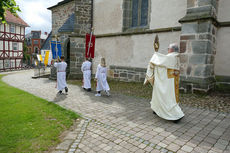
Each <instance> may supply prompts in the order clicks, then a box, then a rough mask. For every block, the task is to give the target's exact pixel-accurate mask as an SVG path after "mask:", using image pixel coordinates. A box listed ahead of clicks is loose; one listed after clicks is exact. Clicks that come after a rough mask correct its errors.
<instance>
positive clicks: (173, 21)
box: [150, 0, 187, 29]
mask: <svg viewBox="0 0 230 153" xmlns="http://www.w3.org/2000/svg"><path fill="white" fill-rule="evenodd" d="M186 9H187V0H151V17H150V29H158V28H168V27H176V26H181V24H180V23H179V22H178V21H179V20H180V19H181V18H182V17H184V16H185V14H186Z"/></svg>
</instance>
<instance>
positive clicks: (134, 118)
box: [3, 71, 230, 153]
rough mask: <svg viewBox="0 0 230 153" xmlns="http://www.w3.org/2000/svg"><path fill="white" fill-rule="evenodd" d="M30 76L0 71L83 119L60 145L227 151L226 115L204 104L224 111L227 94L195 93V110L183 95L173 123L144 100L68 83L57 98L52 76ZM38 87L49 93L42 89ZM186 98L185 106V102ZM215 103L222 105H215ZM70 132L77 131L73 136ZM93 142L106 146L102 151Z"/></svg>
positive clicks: (109, 149) (15, 83) (10, 81)
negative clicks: (105, 94) (180, 114)
mask: <svg viewBox="0 0 230 153" xmlns="http://www.w3.org/2000/svg"><path fill="white" fill-rule="evenodd" d="M32 75H33V71H25V73H15V74H12V75H8V76H5V77H3V80H4V81H6V82H7V83H8V84H10V85H13V86H15V87H17V88H20V89H22V90H25V91H27V92H29V93H32V94H34V95H36V96H39V97H41V98H44V99H46V100H48V101H51V102H54V103H56V104H58V105H60V106H62V107H64V108H66V109H70V110H73V111H75V112H78V113H80V114H82V115H83V116H84V117H85V118H87V119H89V120H88V121H86V124H85V123H84V121H83V122H81V123H80V124H82V126H83V127H82V128H77V129H75V130H74V132H73V131H70V132H69V133H68V135H67V137H66V140H68V139H71V140H72V141H71V140H68V141H69V142H66V141H63V142H62V143H60V144H59V145H58V147H59V148H61V149H63V150H66V151H67V150H68V148H69V147H70V145H72V143H73V142H74V143H76V145H75V146H77V144H78V143H80V144H79V148H78V150H77V151H76V152H87V153H88V152H89V153H90V152H99V151H101V152H103V151H106V150H107V151H106V152H111V153H112V152H122V153H123V152H145V151H146V152H150V151H151V152H159V150H161V151H163V152H166V151H168V150H169V151H173V152H176V151H177V152H185V151H187V152H202V153H205V152H208V151H214V152H223V151H224V150H225V149H228V150H229V145H230V144H229V139H230V134H229V133H230V115H229V114H227V113H224V114H223V113H221V112H217V111H211V110H209V109H208V107H209V106H212V105H214V104H215V103H216V102H218V106H217V107H218V111H219V110H221V111H225V112H226V111H228V110H230V109H229V108H230V105H222V104H226V103H225V102H222V101H226V100H228V101H229V99H230V98H228V97H221V96H219V97H218V96H210V97H206V99H202V98H200V101H198V102H199V105H200V104H201V105H203V106H202V108H205V109H200V108H196V107H193V106H194V104H197V99H198V98H197V99H196V98H194V97H192V96H190V97H187V95H185V97H183V98H182V104H183V100H185V99H187V100H186V101H187V104H188V105H182V107H181V108H182V110H183V111H184V113H185V114H186V116H185V118H184V119H183V122H181V123H179V124H174V123H171V122H168V121H165V120H163V119H161V118H159V117H157V116H154V115H152V110H151V109H150V107H149V100H146V99H141V98H136V97H135V98H134V97H130V96H124V95H118V94H114V95H113V93H112V95H111V97H109V98H108V97H103V96H102V97H100V98H98V97H95V96H94V93H86V92H84V91H83V90H82V89H81V88H80V87H78V86H74V85H68V87H69V94H68V95H67V96H65V97H61V96H57V95H56V89H55V88H53V87H54V86H55V84H56V82H55V81H49V80H47V79H45V78H40V79H36V80H32V79H31V76H32ZM19 80H20V81H19ZM43 90H45V91H50V92H43ZM194 96H195V95H194ZM190 101H191V105H190V104H189V103H188V102H190ZM219 105H222V106H221V107H219ZM223 106H224V107H223ZM199 107H200V106H199ZM140 109H141V111H140ZM137 112H138V113H137ZM84 117H83V118H84ZM91 119H93V120H91ZM80 124H79V125H80ZM78 134H79V135H78ZM132 134H133V135H132ZM76 136H80V137H79V140H78V139H76ZM67 138H68V139H67ZM217 140H218V141H217ZM149 143H150V144H149ZM103 144H104V145H103ZM116 144H118V145H116ZM155 144H157V145H155ZM99 146H101V147H102V148H103V149H105V148H106V150H102V148H101V147H99ZM138 147H140V148H139V149H138ZM132 148H134V149H132ZM90 149H91V150H90ZM151 149H153V150H151ZM228 150H225V151H228ZM69 151H70V150H69Z"/></svg>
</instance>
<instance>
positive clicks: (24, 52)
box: [23, 41, 31, 63]
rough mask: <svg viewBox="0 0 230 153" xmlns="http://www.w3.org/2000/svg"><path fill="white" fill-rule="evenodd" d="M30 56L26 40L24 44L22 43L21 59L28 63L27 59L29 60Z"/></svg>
mask: <svg viewBox="0 0 230 153" xmlns="http://www.w3.org/2000/svg"><path fill="white" fill-rule="evenodd" d="M30 57H31V55H30V54H29V51H28V47H27V45H26V41H24V44H23V61H24V62H26V63H28V61H30Z"/></svg>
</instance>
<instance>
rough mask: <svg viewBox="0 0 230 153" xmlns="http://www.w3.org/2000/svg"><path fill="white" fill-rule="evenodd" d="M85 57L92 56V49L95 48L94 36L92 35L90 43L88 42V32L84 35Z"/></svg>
mask: <svg viewBox="0 0 230 153" xmlns="http://www.w3.org/2000/svg"><path fill="white" fill-rule="evenodd" d="M85 41H86V43H85V57H86V58H94V50H95V36H94V35H92V37H91V43H90V34H88V33H87V34H86V36H85Z"/></svg>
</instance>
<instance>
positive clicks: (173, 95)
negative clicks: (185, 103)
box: [144, 44, 184, 123]
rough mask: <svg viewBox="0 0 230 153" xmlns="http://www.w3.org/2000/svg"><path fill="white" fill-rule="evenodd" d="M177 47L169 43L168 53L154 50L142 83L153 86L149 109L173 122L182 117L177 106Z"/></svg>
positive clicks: (178, 66)
mask: <svg viewBox="0 0 230 153" xmlns="http://www.w3.org/2000/svg"><path fill="white" fill-rule="evenodd" d="M178 51H179V48H178V45H177V44H170V45H169V48H168V54H167V55H164V54H161V53H158V52H155V53H154V55H153V56H152V58H151V60H150V63H149V65H148V68H147V73H146V78H145V82H144V84H146V83H147V82H149V83H150V84H151V85H152V86H153V93H152V100H151V102H150V104H151V109H152V110H153V113H154V114H157V115H158V116H159V117H161V118H163V119H166V120H172V121H174V122H175V123H177V122H178V121H180V119H182V118H183V116H184V113H183V112H182V110H181V108H180V106H179V68H180V61H179V53H178Z"/></svg>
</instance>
